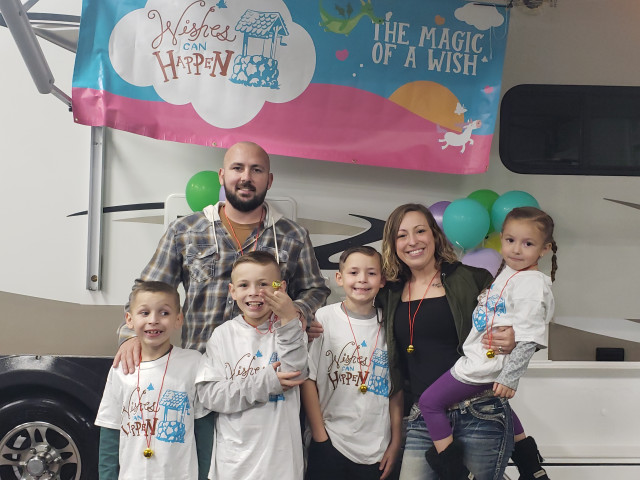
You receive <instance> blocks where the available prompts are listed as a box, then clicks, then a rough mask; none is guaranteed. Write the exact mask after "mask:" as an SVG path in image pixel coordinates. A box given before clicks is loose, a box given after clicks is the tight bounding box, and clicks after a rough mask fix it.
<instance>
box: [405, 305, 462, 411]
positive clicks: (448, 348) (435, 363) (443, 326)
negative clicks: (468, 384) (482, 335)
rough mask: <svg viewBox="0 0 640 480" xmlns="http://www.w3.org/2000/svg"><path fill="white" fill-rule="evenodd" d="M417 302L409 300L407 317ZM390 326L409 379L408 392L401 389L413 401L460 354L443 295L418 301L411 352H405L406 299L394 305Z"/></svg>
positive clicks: (450, 316)
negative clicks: (393, 316)
mask: <svg viewBox="0 0 640 480" xmlns="http://www.w3.org/2000/svg"><path fill="white" fill-rule="evenodd" d="M419 303H420V300H413V301H412V302H411V316H413V314H414V312H415V311H416V308H418V304H419ZM393 327H394V333H395V336H396V344H397V346H398V351H399V355H400V362H401V366H402V369H403V371H404V374H405V378H406V379H407V380H408V382H409V384H408V387H409V389H410V391H409V392H407V391H406V390H405V395H407V394H408V395H409V396H410V398H411V401H412V402H417V401H418V399H419V398H420V395H422V392H424V391H425V390H426V388H427V387H428V386H429V385H431V384H432V383H433V382H434V381H435V380H437V379H438V377H440V375H442V374H443V373H444V372H446V371H447V370H449V369H450V368H451V367H453V364H454V363H456V361H457V360H458V358H459V356H460V355H459V354H458V351H457V347H458V334H457V332H456V327H455V324H454V321H453V314H452V313H451V309H450V308H449V302H447V297H445V296H442V297H435V298H425V299H424V301H423V302H422V305H421V306H420V309H419V310H418V314H417V315H416V319H415V323H414V327H413V346H414V348H415V351H414V352H413V353H407V347H408V346H409V343H410V342H409V307H408V304H407V302H400V303H399V304H398V308H397V309H396V314H395V321H394V326H393Z"/></svg>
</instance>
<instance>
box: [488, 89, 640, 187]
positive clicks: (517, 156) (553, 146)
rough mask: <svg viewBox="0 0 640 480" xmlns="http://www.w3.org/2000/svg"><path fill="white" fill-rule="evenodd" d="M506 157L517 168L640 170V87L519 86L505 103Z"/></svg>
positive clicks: (503, 136)
mask: <svg viewBox="0 0 640 480" xmlns="http://www.w3.org/2000/svg"><path fill="white" fill-rule="evenodd" d="M500 158H501V160H502V163H504V165H505V166H506V167H507V168H508V169H509V170H511V171H513V172H516V173H539V174H552V175H553V174H556V175H628V176H635V175H638V176H640V88H639V87H600V86H577V85H518V86H516V87H513V88H512V89H510V90H509V91H508V92H507V93H506V94H505V95H504V98H503V99H502V104H501V107H500Z"/></svg>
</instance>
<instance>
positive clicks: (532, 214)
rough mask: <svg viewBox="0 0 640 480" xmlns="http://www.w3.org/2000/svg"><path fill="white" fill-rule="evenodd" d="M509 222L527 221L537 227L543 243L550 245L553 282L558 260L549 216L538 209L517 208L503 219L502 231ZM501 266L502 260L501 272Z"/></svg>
mask: <svg viewBox="0 0 640 480" xmlns="http://www.w3.org/2000/svg"><path fill="white" fill-rule="evenodd" d="M509 220H529V221H531V222H534V223H536V224H537V225H538V228H539V229H540V231H541V232H542V233H543V234H544V243H545V244H547V243H550V244H551V251H552V252H553V255H552V256H551V281H552V282H553V281H555V279H556V271H557V270H558V258H557V256H556V252H557V251H558V246H557V245H556V241H555V240H554V239H553V227H554V224H553V219H552V218H551V217H550V216H549V214H547V213H545V212H543V211H542V210H540V209H539V208H536V207H518V208H514V209H513V210H511V211H510V212H509V213H507V216H506V217H505V219H504V223H503V224H502V230H503V231H504V226H505V225H506V224H507V222H508V221H509ZM503 266H504V260H503V261H502V265H500V270H502V268H503ZM500 270H499V271H498V273H499V272H500ZM496 276H497V274H496Z"/></svg>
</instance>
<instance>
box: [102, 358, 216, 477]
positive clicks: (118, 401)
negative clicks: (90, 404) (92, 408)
mask: <svg viewBox="0 0 640 480" xmlns="http://www.w3.org/2000/svg"><path fill="white" fill-rule="evenodd" d="M201 356H202V355H201V354H200V352H198V351H196V350H184V349H182V348H179V347H173V348H172V350H171V356H170V357H169V355H168V354H167V355H164V356H163V357H161V358H158V359H157V360H153V361H150V362H142V363H141V364H140V367H139V369H140V372H139V373H140V382H139V384H140V398H138V389H137V387H138V370H137V369H136V372H135V373H133V374H130V375H125V374H124V373H123V372H122V368H121V367H120V368H117V369H114V368H112V369H111V370H110V371H109V375H108V377H107V383H106V386H105V389H104V394H103V396H102V401H101V403H100V407H99V409H98V416H97V418H96V421H95V424H96V425H98V426H100V427H106V428H111V429H115V430H119V431H120V448H119V462H120V474H119V476H118V478H119V479H120V480H141V479H145V480H193V479H196V478H198V458H197V453H196V442H195V436H194V433H193V421H194V419H196V418H201V417H203V416H205V415H206V414H207V413H208V411H207V410H206V409H204V408H203V407H202V405H201V404H199V403H198V401H197V400H196V386H195V378H196V373H197V371H198V365H199V362H200V358H201ZM167 361H169V365H168V366H167ZM165 367H167V373H166V375H165ZM163 376H164V384H163ZM161 385H162V391H160V386H161ZM154 410H157V412H156V414H155V420H154ZM145 432H147V433H148V434H149V435H150V445H149V447H150V448H151V449H152V450H153V452H154V453H153V456H152V457H151V458H145V457H144V455H143V452H144V450H145V449H146V448H147V437H145Z"/></svg>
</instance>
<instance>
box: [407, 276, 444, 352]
mask: <svg viewBox="0 0 640 480" xmlns="http://www.w3.org/2000/svg"><path fill="white" fill-rule="evenodd" d="M436 275H438V270H436V273H434V274H433V277H431V280H429V284H428V285H427V289H426V290H425V291H424V295H422V300H424V299H425V297H426V296H427V292H428V291H429V288H431V284H432V283H433V280H434V279H435V278H436ZM408 286H409V302H408V304H409V346H408V347H407V353H413V352H415V351H416V349H415V347H414V346H413V325H414V324H415V323H416V315H418V310H420V305H422V300H420V303H418V308H416V311H415V312H414V314H413V317H411V280H409V284H408Z"/></svg>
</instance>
